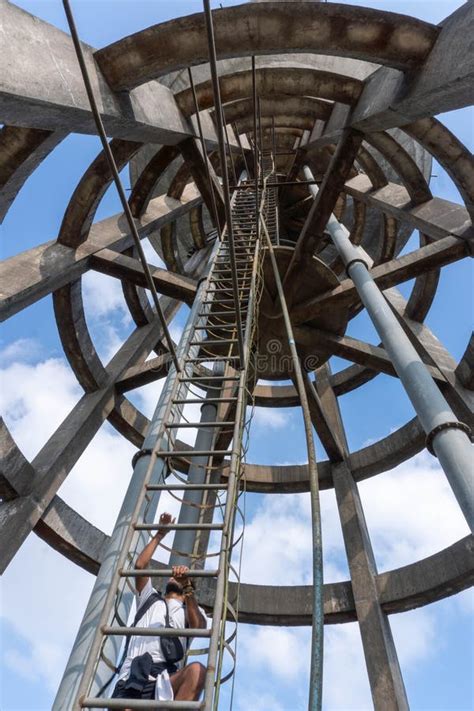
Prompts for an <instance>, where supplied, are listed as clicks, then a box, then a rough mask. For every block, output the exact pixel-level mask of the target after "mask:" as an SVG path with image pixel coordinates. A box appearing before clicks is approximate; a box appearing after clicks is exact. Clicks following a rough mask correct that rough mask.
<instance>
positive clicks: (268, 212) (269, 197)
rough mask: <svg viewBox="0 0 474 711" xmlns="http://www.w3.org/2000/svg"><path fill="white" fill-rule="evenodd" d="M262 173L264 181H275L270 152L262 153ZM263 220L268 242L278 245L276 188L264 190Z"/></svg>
mask: <svg viewBox="0 0 474 711" xmlns="http://www.w3.org/2000/svg"><path fill="white" fill-rule="evenodd" d="M262 173H263V179H264V180H265V179H268V178H270V177H271V178H272V182H274V181H276V179H277V178H276V171H275V164H274V156H273V152H272V151H266V150H265V151H263V153H262ZM263 218H264V220H265V224H266V227H267V232H268V236H269V237H270V241H271V242H272V244H273V245H279V244H280V232H279V223H278V188H277V187H275V186H267V188H266V191H265V204H264V206H263Z"/></svg>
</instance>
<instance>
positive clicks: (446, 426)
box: [425, 420, 472, 457]
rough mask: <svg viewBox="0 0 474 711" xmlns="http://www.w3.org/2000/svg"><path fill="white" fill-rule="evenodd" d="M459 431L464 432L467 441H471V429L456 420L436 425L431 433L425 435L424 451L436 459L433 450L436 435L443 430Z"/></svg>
mask: <svg viewBox="0 0 474 711" xmlns="http://www.w3.org/2000/svg"><path fill="white" fill-rule="evenodd" d="M451 429H455V430H461V431H462V432H465V433H466V434H467V436H468V437H469V439H471V440H472V431H471V428H470V427H469V426H468V425H466V424H465V423H464V422H459V421H458V420H453V421H452V422H442V423H441V424H440V425H437V426H436V427H433V429H432V430H431V432H428V434H427V435H426V442H425V443H426V449H427V450H428V452H429V453H430V454H432V455H433V456H434V457H436V454H435V451H434V449H433V440H434V438H435V437H436V435H437V434H439V433H440V432H442V431H443V430H451Z"/></svg>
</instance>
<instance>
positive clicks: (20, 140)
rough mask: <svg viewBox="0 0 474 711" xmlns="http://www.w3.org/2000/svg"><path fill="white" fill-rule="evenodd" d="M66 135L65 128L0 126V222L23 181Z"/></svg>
mask: <svg viewBox="0 0 474 711" xmlns="http://www.w3.org/2000/svg"><path fill="white" fill-rule="evenodd" d="M66 136H67V131H65V130H59V131H44V130H37V129H34V128H22V127H20V126H3V128H2V129H1V130H0V223H1V222H2V221H3V219H4V217H5V215H6V214H7V212H8V210H9V208H10V206H11V204H12V202H13V201H14V199H15V198H16V196H17V194H18V192H19V191H20V190H21V188H22V186H23V184H24V183H25V181H26V180H27V179H28V178H29V176H30V175H31V174H32V173H33V171H34V170H36V168H37V167H38V166H39V165H40V163H41V162H42V161H43V160H44V159H45V158H46V157H47V156H48V155H49V154H50V153H51V151H53V150H54V149H55V148H56V146H57V145H59V143H61V141H62V140H63V139H64V138H65V137H66Z"/></svg>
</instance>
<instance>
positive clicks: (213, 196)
mask: <svg viewBox="0 0 474 711" xmlns="http://www.w3.org/2000/svg"><path fill="white" fill-rule="evenodd" d="M188 77H189V86H190V87H191V92H192V95H193V101H194V112H195V114H196V121H197V125H198V131H199V139H200V141H201V147H202V154H203V158H204V164H205V166H206V175H207V181H208V183H209V190H210V191H211V199H212V212H213V213H214V215H213V217H214V224H215V226H216V230H217V235H218V237H219V239H220V238H221V228H220V225H219V215H218V212H217V204H216V194H215V192H214V185H213V184H212V180H211V170H210V168H209V156H208V155H207V149H206V141H205V140H204V133H203V130H202V123H201V116H200V113H199V103H198V98H197V94H196V88H195V86H194V79H193V73H192V70H191V67H188Z"/></svg>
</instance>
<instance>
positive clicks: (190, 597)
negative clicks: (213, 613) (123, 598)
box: [112, 513, 207, 701]
mask: <svg viewBox="0 0 474 711" xmlns="http://www.w3.org/2000/svg"><path fill="white" fill-rule="evenodd" d="M173 523H174V519H172V518H171V515H170V514H169V513H163V514H161V516H160V520H159V524H160V526H167V525H169V524H173ZM166 533H167V529H166V528H158V529H157V531H156V534H155V535H154V536H153V537H152V538H151V540H150V541H149V543H148V544H147V545H146V546H145V548H144V549H143V551H142V552H141V553H140V555H139V556H138V558H137V561H136V568H137V569H140V570H146V569H147V568H149V564H150V561H151V559H152V556H153V554H154V552H155V550H156V548H157V546H158V545H159V543H160V542H161V540H162V539H163V537H164V536H165V535H166ZM187 573H188V568H187V567H186V566H184V565H179V566H175V567H174V568H173V577H171V578H170V579H169V580H168V583H167V585H166V588H165V595H164V597H162V595H161V593H159V592H158V591H157V590H155V589H154V588H153V587H152V584H151V580H150V578H149V577H148V576H147V575H143V576H139V577H137V578H136V592H137V597H136V604H137V612H136V616H135V621H134V625H133V626H134V627H135V626H136V625H137V623H138V622H139V623H140V627H146V628H153V627H161V628H163V627H174V628H175V629H184V628H185V627H190V628H192V629H204V628H205V627H206V626H207V625H206V616H205V612H204V610H203V609H202V608H200V607H199V606H198V604H197V600H196V598H195V595H194V584H193V582H192V580H191V579H190V578H189V577H188V576H187ZM190 641H191V640H190V639H189V638H188V639H187V640H186V639H185V638H182V637H169V638H166V637H161V636H156V637H153V636H136V637H131V638H130V644H129V645H128V648H127V653H126V657H125V660H124V662H123V664H122V666H121V668H120V670H119V675H118V681H117V684H116V686H115V689H114V692H113V694H112V698H114V699H148V700H153V699H155V700H159V701H170V700H173V699H176V700H181V701H197V700H198V699H199V696H200V695H201V691H202V689H203V687H204V681H205V675H206V670H205V667H203V665H202V664H200V663H199V662H193V663H191V664H188V665H186V666H183V659H184V656H185V650H186V648H187V644H186V642H188V644H189V643H190Z"/></svg>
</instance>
